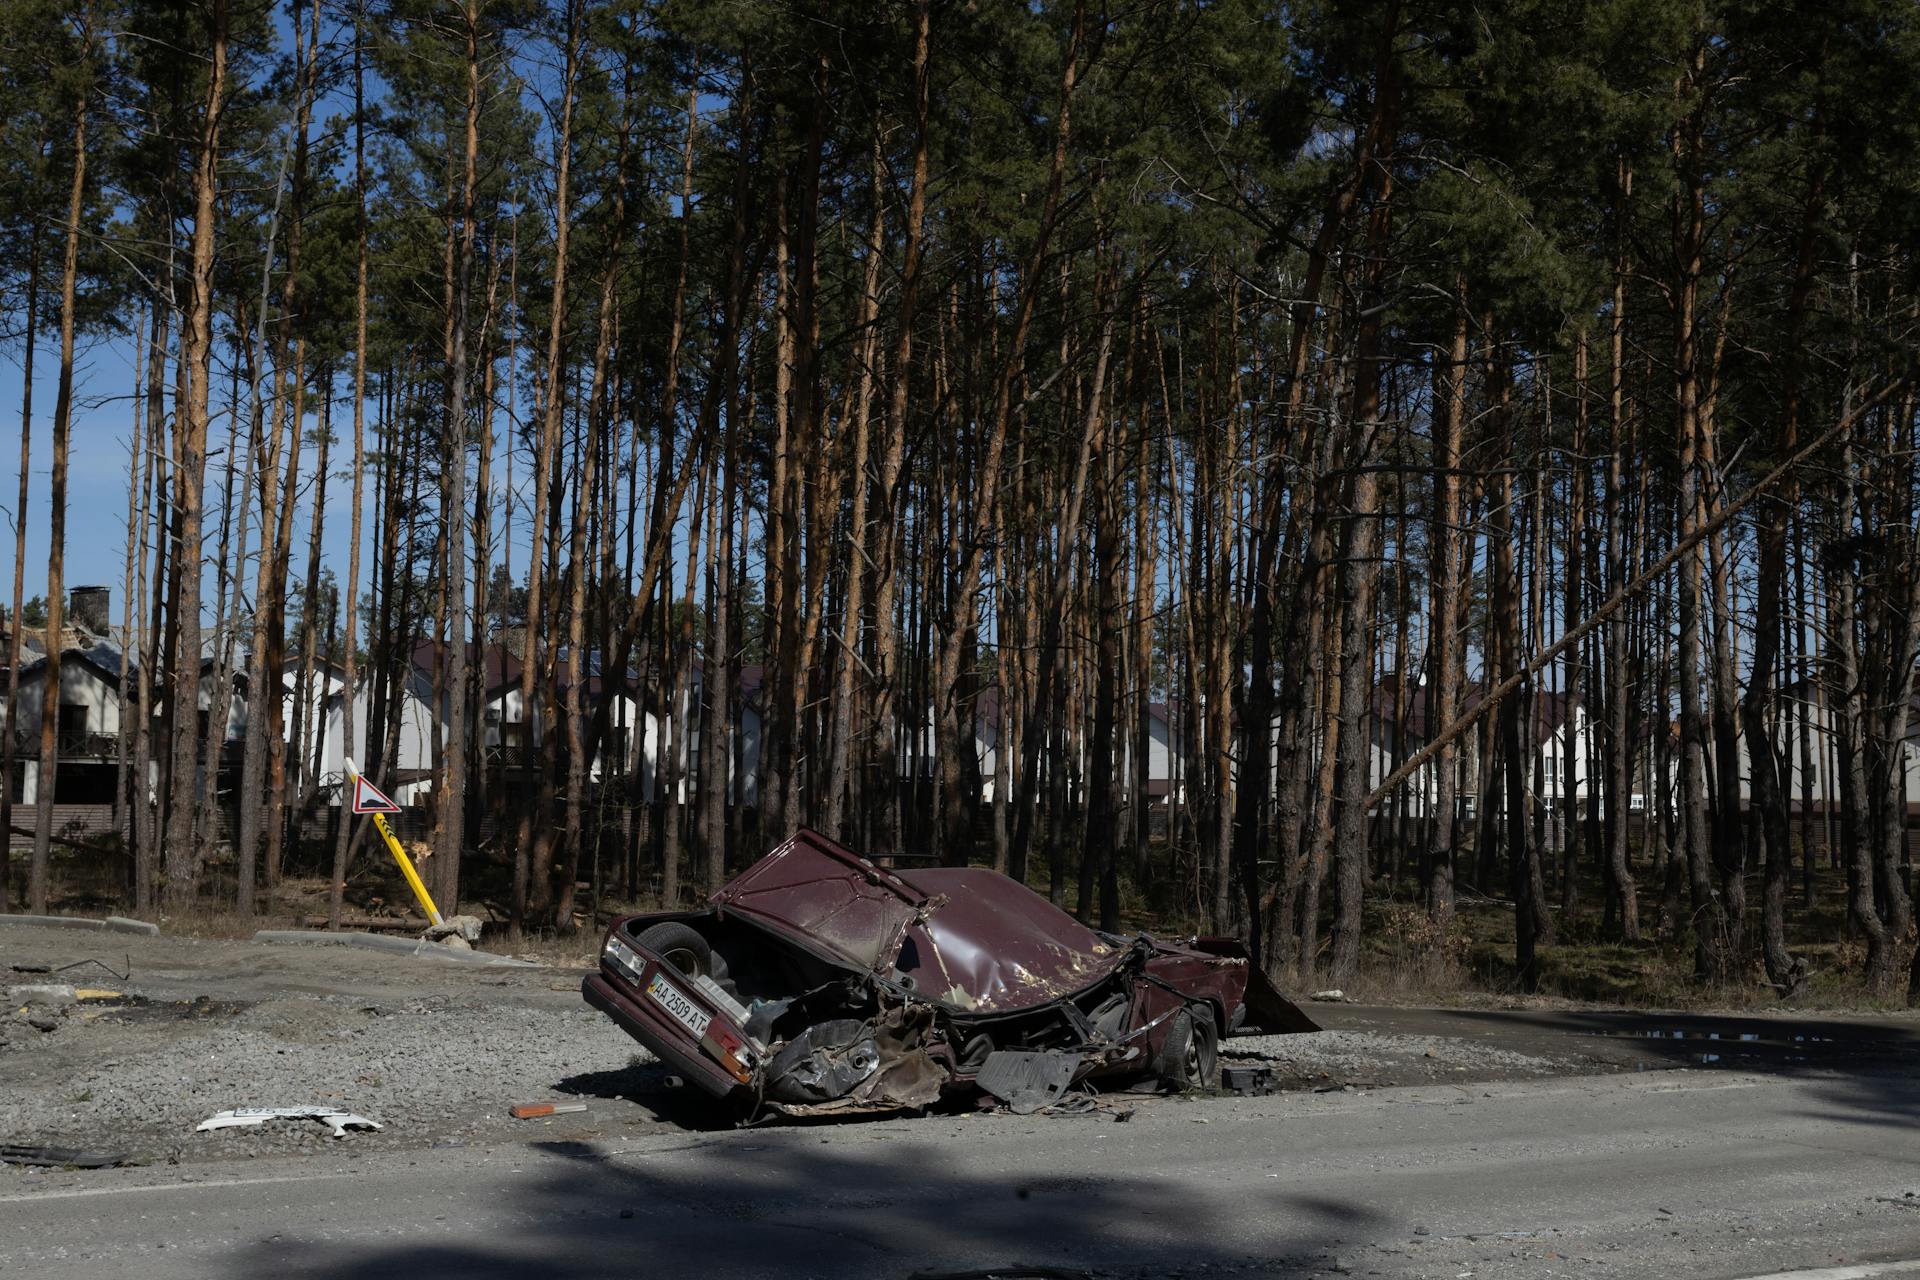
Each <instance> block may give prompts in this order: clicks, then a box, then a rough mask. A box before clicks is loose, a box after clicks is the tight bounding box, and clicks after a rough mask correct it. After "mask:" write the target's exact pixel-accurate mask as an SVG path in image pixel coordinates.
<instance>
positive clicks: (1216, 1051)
mask: <svg viewBox="0 0 1920 1280" xmlns="http://www.w3.org/2000/svg"><path fill="white" fill-rule="evenodd" d="M1219 1056H1220V1032H1219V1029H1218V1027H1216V1026H1215V1024H1214V1020H1213V1011H1212V1010H1211V1009H1209V1008H1207V1007H1206V1006H1205V1005H1188V1006H1187V1007H1186V1008H1184V1009H1182V1010H1180V1011H1179V1012H1178V1013H1176V1014H1174V1015H1173V1017H1172V1019H1170V1021H1169V1025H1168V1027H1167V1038H1166V1039H1165V1040H1164V1041H1162V1042H1161V1045H1160V1057H1159V1059H1158V1060H1157V1061H1156V1062H1155V1064H1154V1069H1155V1072H1156V1074H1158V1075H1159V1077H1160V1079H1161V1081H1162V1082H1163V1083H1165V1084H1168V1085H1171V1086H1172V1087H1174V1088H1175V1089H1211V1088H1212V1087H1213V1086H1214V1083H1215V1081H1216V1076H1217V1072H1218V1071H1219Z"/></svg>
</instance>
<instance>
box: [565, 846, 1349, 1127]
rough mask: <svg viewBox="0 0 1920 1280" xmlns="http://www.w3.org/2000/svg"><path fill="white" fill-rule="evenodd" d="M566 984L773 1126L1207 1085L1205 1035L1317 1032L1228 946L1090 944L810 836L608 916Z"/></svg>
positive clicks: (1069, 922)
mask: <svg viewBox="0 0 1920 1280" xmlns="http://www.w3.org/2000/svg"><path fill="white" fill-rule="evenodd" d="M581 991H582V994H583V995H584V996H585V997H586V1000H587V1003H589V1004H591V1005H593V1006H594V1007H595V1008H596V1009H599V1010H601V1011H603V1012H605V1013H606V1014H607V1015H608V1016H609V1017H611V1018H612V1019H613V1020H614V1021H615V1022H617V1023H619V1024H620V1025H621V1026H622V1027H623V1028H625V1029H626V1031H627V1032H628V1034H630V1035H632V1036H633V1038H634V1039H636V1040H638V1041H639V1042H640V1043H641V1044H644V1045H645V1046H646V1047H647V1048H649V1049H651V1050H652V1051H653V1052H654V1053H655V1054H656V1055H658V1056H659V1058H660V1059H661V1060H662V1061H663V1062H665V1063H666V1064H668V1065H669V1066H670V1067H671V1068H672V1069H673V1070H675V1071H677V1072H678V1073H680V1074H681V1075H683V1076H684V1077H685V1078H686V1079H687V1080H688V1081H689V1082H691V1083H693V1084H696V1085H698V1086H700V1087H701V1088H702V1089H704V1090H706V1091H707V1092H708V1093H710V1094H713V1095H714V1096H715V1097H717V1098H721V1099H723V1100H725V1101H727V1102H730V1103H732V1104H735V1105H736V1106H738V1107H740V1108H741V1109H742V1110H747V1109H751V1108H755V1107H759V1106H766V1107H771V1108H773V1109H776V1110H779V1111H783V1112H786V1113H788V1114H790V1115H813V1114H826V1113H833V1112H850V1111H892V1110H899V1109H903V1108H912V1107H924V1106H927V1105H929V1104H931V1103H933V1102H935V1101H937V1100H938V1099H939V1098H940V1097H941V1096H942V1095H943V1094H948V1093H954V1092H958V1091H964V1090H972V1089H978V1090H981V1091H984V1092H987V1093H990V1094H992V1095H994V1096H995V1097H997V1098H999V1099H1000V1100H1002V1101H1004V1102H1007V1103H1008V1104H1009V1105H1011V1106H1013V1107H1014V1108H1015V1109H1016V1110H1032V1109H1036V1108H1037V1107H1039V1106H1043V1105H1046V1104H1047V1103H1049V1102H1051V1101H1054V1100H1056V1099H1058V1098H1059V1097H1060V1096H1061V1095H1062V1094H1063V1093H1064V1092H1065V1091H1066V1090H1067V1089H1068V1088H1070V1087H1071V1086H1073V1085H1076V1084H1078V1083H1079V1082H1080V1081H1082V1080H1088V1079H1093V1078H1107V1079H1114V1080H1120V1079H1124V1078H1131V1079H1133V1080H1139V1081H1148V1082H1154V1081H1157V1082H1161V1083H1163V1084H1164V1085H1166V1086H1169V1087H1174V1088H1206V1087H1211V1086H1212V1085H1213V1084H1214V1083H1215V1075H1216V1065H1215V1052H1216V1049H1217V1047H1218V1044H1219V1039H1220V1036H1221V1035H1222V1034H1232V1033H1234V1032H1236V1031H1240V1030H1253V1029H1258V1030H1262V1031H1267V1032H1290V1031H1312V1030H1316V1029H1317V1028H1316V1027H1315V1025H1314V1023H1313V1022H1312V1020H1310V1019H1309V1018H1307V1016H1306V1015H1305V1014H1303V1013H1301V1012H1300V1010H1299V1009H1297V1008H1295V1007H1294V1005H1293V1004H1292V1003H1291V1002H1289V1001H1288V1000H1287V999H1285V998H1284V997H1283V996H1282V995H1281V994H1280V993H1279V992H1278V991H1277V990H1275V989H1274V987H1273V985H1272V984H1271V983H1270V982H1269V981H1268V980H1267V978H1266V975H1265V974H1263V973H1262V972H1261V971H1260V970H1259V968H1258V967H1257V966H1255V965H1252V964H1250V963H1249V962H1248V959H1247V955H1246V952H1245V950H1244V949H1243V948H1242V947H1241V946H1240V944H1239V943H1238V942H1236V941H1235V940H1233V939H1230V938H1193V939H1189V940H1187V941H1186V942H1185V943H1184V944H1174V943H1169V942H1163V941H1158V940H1156V939H1154V938H1152V937H1149V936H1148V935H1146V934H1140V935H1137V936H1135V937H1131V938H1127V937H1121V936H1117V935H1114V934H1107V933H1101V932H1099V931H1097V930H1094V929H1089V928H1087V927H1086V926H1085V925H1082V924H1081V923H1079V922H1078V921H1076V920H1074V919H1073V918H1072V917H1071V916H1069V915H1067V914H1066V913H1065V912H1063V911H1061V910H1060V909H1059V908H1057V907H1055V906H1054V905H1053V904H1051V903H1049V902H1048V901H1047V900H1046V899H1044V898H1042V897H1041V896H1040V895H1038V894H1036V893H1034V892H1033V891H1032V890H1030V889H1028V888H1027V887H1026V886H1024V885H1022V884H1019V883H1018V882H1016V881H1014V880H1011V879H1008V878H1007V877H1006V876H1003V875H1000V874H998V873H996V872H993V871H989V870H987V869H985V868H980V867H938V868H928V869H925V870H915V871H913V872H912V873H911V874H902V873H901V872H898V871H894V870H890V869H888V868H885V867H881V866H878V865H876V864H874V863H873V862H871V861H869V860H868V859H866V858H863V857H860V856H859V855H858V854H856V853H854V852H852V851H851V850H849V849H846V848H844V847H842V846H841V845H839V844H836V843H834V842H833V841H832V840H829V839H827V838H826V837H825V836H822V835H819V834H817V833H815V832H812V831H801V832H800V833H798V834H797V835H795V836H794V837H793V838H792V839H790V840H788V841H786V842H785V843H784V844H782V845H780V846H779V847H778V848H776V849H775V850H774V851H773V852H772V853H769V854H768V855H767V856H766V857H764V858H762V859H760V861H758V862H756V863H755V864H754V865H753V866H751V867H749V868H747V870H745V871H743V872H741V873H740V875H738V876H736V877H735V878H734V879H733V880H731V881H729V882H728V883H727V884H726V885H725V886H724V887H722V888H721V889H720V890H719V892H717V893H715V894H714V895H713V897H712V900H711V902H710V903H709V905H708V907H707V909H706V910H704V911H676V912H657V913H653V914H649V915H640V916H631V917H628V918H627V919H624V920H621V921H618V922H617V923H615V924H614V926H613V927H612V928H611V929H610V930H608V932H607V936H606V941H605V944H604V946H603V948H602V950H601V955H600V972H599V973H597V974H595V975H593V976H591V977H589V978H587V979H586V980H585V981H584V982H583V983H582V987H581Z"/></svg>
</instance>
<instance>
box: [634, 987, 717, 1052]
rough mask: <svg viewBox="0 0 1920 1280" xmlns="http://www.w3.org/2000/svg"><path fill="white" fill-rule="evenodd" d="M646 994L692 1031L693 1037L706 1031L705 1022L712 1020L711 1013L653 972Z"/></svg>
mask: <svg viewBox="0 0 1920 1280" xmlns="http://www.w3.org/2000/svg"><path fill="white" fill-rule="evenodd" d="M647 994H648V995H650V996H652V997H653V1002H654V1003H655V1004H657V1005H659V1006H660V1007H661V1008H662V1009H665V1010H666V1011H667V1012H668V1013H670V1014H672V1015H673V1016H674V1018H675V1019H676V1020H677V1021H678V1022H679V1023H680V1025H681V1026H683V1027H685V1028H686V1029H687V1030H689V1031H691V1032H693V1034H694V1036H695V1038H698V1037H700V1036H703V1035H705V1034H706V1033H707V1024H708V1023H709V1022H712V1021H713V1015H712V1014H710V1013H708V1012H706V1011H705V1010H703V1009H701V1008H699V1007H698V1006H696V1005H695V1004H694V1003H693V1001H691V1000H689V999H687V997H686V994H685V993H684V992H682V991H681V990H680V988H678V987H676V986H674V985H673V984H672V983H671V982H668V981H667V980H666V979H665V978H663V977H661V976H660V975H659V974H657V973H656V974H654V975H653V981H651V982H649V983H647Z"/></svg>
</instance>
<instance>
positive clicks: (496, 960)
mask: <svg viewBox="0 0 1920 1280" xmlns="http://www.w3.org/2000/svg"><path fill="white" fill-rule="evenodd" d="M253 940H254V941H255V942H269V943H277V944H281V945H288V944H291V945H295V946H297V945H300V944H302V943H304V944H307V945H309V946H322V947H363V948H366V949H367V950H369V951H391V952H395V953H397V954H400V955H410V956H419V957H420V958H422V959H424V960H446V961H451V962H452V963H454V964H472V965H481V966H492V967H506V968H515V969H538V968H541V967H542V966H540V965H537V964H535V963H533V962H532V961H531V960H515V959H514V958H513V957H512V956H497V955H494V954H492V953H491V952H487V951H457V950H455V949H454V948H452V947H448V946H443V945H441V944H440V943H437V942H422V941H420V940H419V939H417V938H390V937H387V936H385V935H383V934H378V933H355V932H353V931H351V930H347V931H342V932H340V933H331V932H328V931H325V930H318V929H261V930H259V931H257V932H256V933H255V934H254V935H253Z"/></svg>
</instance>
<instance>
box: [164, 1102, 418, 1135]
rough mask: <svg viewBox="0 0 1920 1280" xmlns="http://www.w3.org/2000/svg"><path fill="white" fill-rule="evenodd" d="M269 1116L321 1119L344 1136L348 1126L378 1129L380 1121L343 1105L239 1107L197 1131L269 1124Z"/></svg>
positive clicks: (214, 1117)
mask: <svg viewBox="0 0 1920 1280" xmlns="http://www.w3.org/2000/svg"><path fill="white" fill-rule="evenodd" d="M269 1120H318V1121H320V1123H322V1124H324V1125H327V1126H329V1127H330V1128H332V1130H333V1136H334V1137H336V1138H344V1137H346V1136H347V1130H348V1129H378V1128H380V1127H381V1125H380V1123H379V1122H378V1121H375V1120H369V1119H367V1118H366V1117H365V1116H362V1115H355V1114H354V1113H353V1112H351V1111H348V1110H346V1109H345V1108H343V1107H319V1106H305V1107H235V1108H233V1109H232V1110H231V1111H222V1112H219V1113H218V1114H216V1115H211V1116H208V1117H207V1118H206V1119H205V1120H202V1121H201V1122H200V1123H199V1124H197V1125H195V1126H194V1132H195V1133H205V1132H206V1131H207V1130H209V1129H230V1128H233V1127H234V1126H236V1125H258V1124H265V1123H266V1122H267V1121H269Z"/></svg>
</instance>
